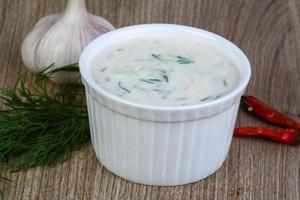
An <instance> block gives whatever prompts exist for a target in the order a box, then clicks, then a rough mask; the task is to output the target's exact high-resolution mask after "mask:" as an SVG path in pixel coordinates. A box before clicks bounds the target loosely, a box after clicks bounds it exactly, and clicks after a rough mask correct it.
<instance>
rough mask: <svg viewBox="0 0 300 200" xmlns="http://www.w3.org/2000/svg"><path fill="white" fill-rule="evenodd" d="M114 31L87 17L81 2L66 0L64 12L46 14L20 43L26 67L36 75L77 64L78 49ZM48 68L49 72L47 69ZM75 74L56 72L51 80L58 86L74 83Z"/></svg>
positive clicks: (107, 25) (107, 23)
mask: <svg viewBox="0 0 300 200" xmlns="http://www.w3.org/2000/svg"><path fill="white" fill-rule="evenodd" d="M112 29H114V27H113V25H111V24H110V23H109V22H108V21H106V20H105V19H103V18H101V17H99V16H96V15H93V14H90V13H89V12H88V11H87V9H86V6H85V0H69V2H68V6H67V8H66V11H65V12H64V13H58V14H52V15H48V16H46V17H44V18H42V19H41V20H39V21H38V22H37V24H36V25H35V26H34V28H33V30H32V31H31V32H30V33H29V34H28V35H27V36H26V38H25V39H24V41H23V44H22V50H21V51H22V59H23V62H24V64H25V65H26V67H27V68H28V69H29V70H31V71H33V72H40V71H41V70H43V69H45V68H46V67H47V66H49V65H51V64H52V63H54V65H53V66H52V67H51V69H55V68H58V67H62V66H65V65H70V64H74V63H78V61H79V57H80V54H81V52H82V50H83V49H84V48H85V47H86V46H87V45H88V44H89V43H90V42H91V41H92V40H93V39H94V38H96V37H98V36H99V35H101V34H103V33H105V32H107V31H110V30H112ZM51 69H50V70H51ZM78 77H79V73H77V72H59V73H57V74H56V75H55V76H54V77H53V78H51V79H52V80H53V81H54V82H56V83H60V84H67V83H72V82H75V81H76V80H78Z"/></svg>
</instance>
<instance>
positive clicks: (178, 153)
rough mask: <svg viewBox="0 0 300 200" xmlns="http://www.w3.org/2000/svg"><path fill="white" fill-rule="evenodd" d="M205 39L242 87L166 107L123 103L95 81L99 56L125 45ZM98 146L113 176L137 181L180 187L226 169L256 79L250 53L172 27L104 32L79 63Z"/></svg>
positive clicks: (202, 32)
mask: <svg viewBox="0 0 300 200" xmlns="http://www.w3.org/2000/svg"><path fill="white" fill-rule="evenodd" d="M166 34H172V35H180V36H183V35H184V36H185V37H201V38H204V39H206V40H207V41H210V42H212V43H213V44H214V45H216V46H217V47H218V48H220V49H221V50H222V51H224V53H225V54H226V56H228V58H230V59H231V60H232V62H233V63H234V64H235V66H236V67H237V70H238V71H239V75H240V82H239V84H238V85H237V86H236V87H235V88H234V89H233V90H232V91H231V92H229V93H228V94H226V95H224V96H222V97H220V98H219V99H216V100H213V101H209V102H206V103H203V104H198V105H189V106H177V107H176V106H173V107H172V106H171V107H160V106H151V105H143V104H139V103H137V102H131V101H127V100H126V99H122V98H119V97H117V96H115V95H113V94H111V93H109V92H108V91H106V90H105V89H103V88H102V87H101V86H100V85H98V84H97V83H96V82H95V80H94V79H93V75H92V74H93V71H92V70H91V66H93V60H94V58H95V57H96V56H97V55H98V54H99V53H100V52H102V51H103V50H104V49H105V47H107V46H109V45H112V44H116V43H118V41H120V40H126V39H130V38H131V39H133V38H135V37H140V36H141V35H143V36H146V35H148V36H150V37H153V36H154V35H155V36H160V35H166ZM79 68H80V73H81V75H82V82H83V83H84V85H85V88H86V97H87V105H88V113H89V122H90V129H91V138H92V144H93V148H94V150H95V152H96V155H97V158H98V159H99V160H100V162H101V163H102V165H104V166H105V167H106V168H107V169H108V170H110V171H112V172H113V173H115V174H117V175H119V176H121V177H123V178H125V179H127V180H130V181H134V182H137V183H142V184H147V185H161V186H171V185H181V184H186V183H191V182H195V181H198V180H201V179H203V178H205V177H207V176H209V175H210V174H212V173H214V172H215V171H216V170H217V169H218V168H220V167H221V165H222V163H223V162H224V160H225V158H226V155H227V153H228V150H229V147H230V144H231V140H232V133H233V128H234V124H235V121H236V116H237V112H238V107H239V102H240V98H241V95H242V94H243V93H244V91H245V88H246V86H247V84H248V82H249V80H250V76H251V67H250V63H249V60H248V58H247V57H246V56H245V54H244V53H243V52H242V51H241V50H240V49H239V48H238V47H237V46H235V45H234V44H232V43H231V42H230V41H228V40H226V39H225V38H222V37H220V36H218V35H216V34H214V33H210V32H208V31H205V30H202V29H198V28H193V27H188V26H182V25H174V24H144V25H135V26H130V27H124V28H119V29H117V30H114V31H111V32H109V33H106V34H103V35H101V36H100V37H98V38H97V39H95V40H94V41H93V42H91V43H90V44H89V45H88V46H87V47H86V48H85V50H84V51H83V53H82V54H81V57H80V61H79Z"/></svg>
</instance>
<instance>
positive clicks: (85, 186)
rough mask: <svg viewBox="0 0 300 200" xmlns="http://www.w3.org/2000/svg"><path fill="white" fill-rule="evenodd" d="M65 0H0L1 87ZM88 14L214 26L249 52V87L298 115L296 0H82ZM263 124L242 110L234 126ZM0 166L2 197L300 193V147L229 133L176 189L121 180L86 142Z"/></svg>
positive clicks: (121, 21) (279, 196) (231, 197)
mask: <svg viewBox="0 0 300 200" xmlns="http://www.w3.org/2000/svg"><path fill="white" fill-rule="evenodd" d="M65 4H66V0H26V1H25V0H1V1H0V61H1V65H0V70H1V73H0V87H4V86H9V85H12V84H13V83H14V82H15V80H16V79H17V77H18V76H19V75H20V74H23V73H25V72H26V71H27V70H26V69H25V67H24V65H23V64H22V61H21V57H20V45H21V42H22V40H23V38H24V36H25V35H26V34H27V33H28V32H29V31H30V30H31V28H32V27H33V25H34V24H35V22H36V21H37V20H38V19H39V18H41V17H42V16H44V15H47V14H50V13H53V12H59V11H62V10H63V8H64V6H65ZM87 4H88V8H89V9H90V11H91V12H93V13H95V14H97V15H101V16H103V17H105V18H107V19H108V20H109V21H111V22H112V23H113V24H114V25H115V26H116V27H122V26H127V25H131V24H139V23H154V22H156V23H157V22H161V23H176V24H185V25H191V26H195V27H201V28H204V29H207V30H209V31H213V32H216V33H218V34H220V35H222V36H224V37H226V38H228V39H230V40H232V41H233V42H234V43H236V44H237V45H238V46H240V47H241V49H243V50H244V51H245V53H246V54H247V55H248V56H249V58H250V60H251V63H252V70H253V75H252V79H251V82H250V85H249V87H248V90H247V93H248V94H254V95H256V96H257V97H259V98H261V99H263V100H264V101H266V102H269V103H270V104H271V105H273V106H275V107H277V108H278V109H280V110H282V111H284V112H285V113H286V114H288V115H289V116H291V117H294V118H295V119H298V120H299V119H300V107H299V103H300V62H299V61H300V57H299V56H300V0H226V1H225V0H130V1H129V0H127V1H126V0H87ZM259 125H262V123H260V122H259V121H257V119H254V118H252V117H249V116H248V115H247V114H245V113H243V112H240V114H239V117H238V122H237V126H259ZM0 174H1V175H4V176H7V177H9V178H11V179H12V180H13V181H12V182H11V183H0V188H2V189H4V190H5V198H7V199H12V200H18V199H50V200H52V199H137V200H139V199H164V200H165V199H171V200H173V199H207V200H211V199H215V200H216V199H222V200H235V199H238V200H239V199H247V200H248V199H252V200H260V199H262V200H268V199H270V200H283V199H289V200H290V199H295V200H299V199H300V148H299V147H290V146H285V145H280V144H275V143H271V142H268V141H264V140H259V139H244V138H242V139H237V138H235V139H234V140H233V143H232V146H231V150H230V153H229V155H228V159H227V160H226V161H225V163H224V164H223V166H222V168H221V169H220V170H219V171H218V172H217V173H215V174H214V175H212V176H210V177H208V178H207V179H205V180H203V181H199V182H197V183H194V184H188V185H184V186H177V187H151V186H144V185H139V184H134V183H131V182H127V181H125V180H123V179H121V178H119V177H117V176H115V175H113V174H112V173H110V172H108V171H107V170H106V169H105V168H103V167H102V166H101V164H100V163H99V162H98V161H97V160H96V157H95V155H94V152H93V151H92V149H91V147H90V146H88V147H86V148H85V149H82V150H80V151H77V152H74V153H73V154H72V155H71V156H70V158H69V159H68V160H67V161H66V162H64V163H62V164H58V165H56V166H55V167H52V168H50V167H42V168H35V169H31V170H28V171H27V172H19V173H13V174H11V173H9V170H8V169H6V168H5V167H4V166H0Z"/></svg>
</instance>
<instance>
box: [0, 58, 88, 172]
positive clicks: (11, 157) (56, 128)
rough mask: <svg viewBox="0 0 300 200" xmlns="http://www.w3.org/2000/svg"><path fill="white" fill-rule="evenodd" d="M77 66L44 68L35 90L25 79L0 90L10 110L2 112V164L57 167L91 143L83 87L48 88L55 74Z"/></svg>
mask: <svg viewBox="0 0 300 200" xmlns="http://www.w3.org/2000/svg"><path fill="white" fill-rule="evenodd" d="M76 67H77V66H76V64H75V65H70V66H65V67H63V68H61V70H57V69H55V70H53V71H50V72H46V70H48V69H45V70H44V71H43V73H40V74H38V77H37V79H36V81H35V84H34V86H32V87H30V86H29V85H28V84H27V82H28V81H27V79H26V76H23V77H21V78H20V79H19V80H18V81H17V82H16V84H15V85H14V87H12V88H5V89H0V98H2V99H3V101H4V102H3V104H4V105H6V107H7V108H6V109H4V110H0V162H1V161H2V162H6V163H7V164H8V165H9V166H11V167H12V168H13V169H14V170H26V169H28V168H29V167H34V166H43V165H54V164H56V163H57V162H60V161H63V160H64V159H65V158H66V157H67V156H68V155H69V153H70V152H71V151H72V150H74V149H79V148H81V147H82V146H83V145H85V144H87V143H88V142H89V127H88V114H87V110H86V106H85V105H84V103H83V101H82V100H81V99H82V98H81V99H80V97H81V96H82V95H83V93H84V90H83V86H82V85H80V84H69V85H65V86H60V87H59V88H58V90H57V91H56V92H54V93H50V92H49V91H48V89H47V84H48V81H49V77H51V76H52V75H53V74H54V73H56V72H59V71H76ZM77 71H78V67H77Z"/></svg>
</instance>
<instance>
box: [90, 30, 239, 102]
mask: <svg viewBox="0 0 300 200" xmlns="http://www.w3.org/2000/svg"><path fill="white" fill-rule="evenodd" d="M222 52H224V51H222V50H221V49H218V48H216V47H215V46H214V45H213V44H210V43H208V42H206V41H205V40H203V39H199V38H189V39H188V40H187V39H186V37H185V38H183V37H182V38H180V37H172V36H168V37H166V36H164V37H149V36H147V37H143V36H141V37H138V38H134V39H129V40H124V41H119V42H116V43H115V44H112V45H109V46H108V47H106V48H105V49H103V50H102V51H101V52H99V53H98V55H97V56H95V58H94V60H93V62H92V74H93V78H94V80H95V81H96V82H97V83H98V84H99V85H100V86H101V87H102V88H104V89H105V90H107V91H109V92H110V93H112V94H115V95H117V96H119V97H121V98H124V99H127V100H130V101H133V102H138V103H142V104H148V105H156V106H184V105H193V104H199V103H204V102H207V101H211V100H214V99H217V98H219V97H221V96H223V95H225V94H226V93H228V92H230V91H231V90H232V89H233V88H235V87H236V86H237V85H238V83H239V74H238V71H237V69H236V67H235V66H234V64H233V62H232V61H231V60H230V59H229V58H228V57H227V56H226V55H224V53H222Z"/></svg>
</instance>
